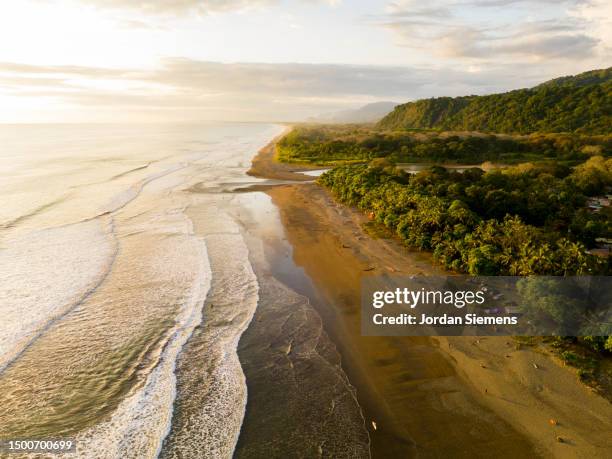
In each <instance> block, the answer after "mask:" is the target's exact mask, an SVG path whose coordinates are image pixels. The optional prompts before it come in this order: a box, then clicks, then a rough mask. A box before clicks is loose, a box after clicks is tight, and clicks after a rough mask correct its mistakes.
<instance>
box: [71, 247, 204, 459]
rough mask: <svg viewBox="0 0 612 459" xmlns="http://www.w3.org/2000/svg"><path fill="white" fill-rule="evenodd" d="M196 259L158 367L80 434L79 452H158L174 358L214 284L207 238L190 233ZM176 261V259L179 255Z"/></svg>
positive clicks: (172, 391) (172, 392) (167, 419)
mask: <svg viewBox="0 0 612 459" xmlns="http://www.w3.org/2000/svg"><path fill="white" fill-rule="evenodd" d="M191 239H192V242H191V243H192V245H193V254H194V257H195V258H194V259H195V260H197V267H196V269H195V271H194V281H193V285H192V289H191V291H190V292H189V294H188V295H187V297H186V300H185V301H184V303H183V304H182V305H181V309H180V312H179V314H178V316H177V318H176V324H175V326H174V327H173V329H172V330H170V334H169V339H168V341H167V343H166V345H165V346H164V347H163V350H162V354H161V356H160V358H159V360H158V362H157V365H156V366H155V368H154V369H153V370H152V371H151V372H150V373H149V374H148V376H147V377H146V381H145V382H144V384H143V385H142V386H140V387H138V388H137V389H136V390H135V391H134V392H133V393H131V394H130V395H129V396H128V397H126V398H125V399H124V400H123V401H122V402H121V403H120V405H119V406H118V408H117V409H116V410H115V412H114V413H113V414H112V416H111V418H110V419H109V420H107V421H105V422H102V423H100V424H98V425H96V426H95V427H93V428H91V429H89V430H87V431H85V432H83V433H82V434H80V435H79V436H78V450H77V455H78V456H79V457H95V458H99V459H104V458H109V459H110V458H122V459H123V458H126V459H127V458H149V457H156V456H157V455H158V454H159V451H160V448H161V445H162V442H163V439H164V437H165V436H166V435H167V433H168V431H169V428H170V424H171V419H172V405H173V402H174V398H175V396H176V375H175V372H174V371H175V365H176V359H177V356H178V354H179V352H180V351H181V348H182V347H183V345H184V344H185V342H186V341H187V340H188V339H189V336H191V334H192V332H193V330H194V328H195V327H196V326H197V325H198V324H199V323H200V322H201V319H202V314H201V311H202V305H203V302H204V299H205V297H206V294H207V292H208V289H209V288H210V280H211V273H210V265H209V262H208V256H207V250H206V246H205V244H204V242H202V241H199V240H197V238H195V237H194V236H191ZM177 261H178V260H177Z"/></svg>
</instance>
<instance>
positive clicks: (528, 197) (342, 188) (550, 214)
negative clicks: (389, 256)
mask: <svg viewBox="0 0 612 459" xmlns="http://www.w3.org/2000/svg"><path fill="white" fill-rule="evenodd" d="M319 182H320V183H321V184H323V185H324V186H326V187H328V188H329V189H330V190H331V191H332V193H333V194H334V196H336V197H337V199H339V200H340V201H342V202H343V203H346V204H349V205H352V206H357V207H358V208H360V209H362V210H363V211H365V212H367V213H369V214H370V216H371V218H372V219H373V220H375V221H376V222H378V223H381V224H383V225H385V226H386V227H387V228H389V229H390V230H392V231H393V232H394V233H395V234H397V236H398V237H399V238H400V239H401V240H402V241H403V242H404V243H405V244H406V245H408V246H411V247H416V248H419V249H424V250H431V251H433V254H434V256H435V258H436V259H437V260H438V261H439V262H440V263H441V264H442V265H443V266H444V267H446V268H448V269H451V270H455V271H460V272H466V273H469V274H473V275H521V276H522V275H530V274H549V275H567V274H595V273H600V274H602V273H604V274H608V273H609V271H610V266H609V261H608V259H603V258H599V257H595V256H592V255H590V254H589V253H588V252H587V250H588V248H589V247H591V246H593V245H594V243H595V239H596V238H597V237H610V235H611V234H612V227H611V219H610V215H608V214H607V213H606V212H603V213H593V212H589V211H588V210H587V206H586V203H587V197H588V196H591V195H594V194H596V193H598V192H601V190H603V189H605V188H606V187H609V186H612V159H605V158H603V157H601V156H595V157H592V158H590V159H589V160H588V161H586V162H585V163H584V164H582V165H580V166H578V167H576V168H575V169H570V168H568V167H565V166H561V165H559V164H554V163H551V164H531V163H524V164H520V165H517V166H514V167H509V168H506V169H501V170H492V171H489V172H483V171H482V170H480V169H470V170H467V171H465V172H464V173H460V172H454V171H449V170H447V169H445V168H442V167H437V166H434V167H432V168H430V169H429V170H426V171H423V172H421V173H419V174H416V175H409V174H406V173H404V172H403V171H402V170H400V169H398V168H396V167H394V166H393V165H392V164H391V163H389V162H388V161H386V160H381V159H377V160H374V161H372V162H371V163H370V164H369V165H348V166H341V167H337V168H334V169H332V170H330V171H329V172H327V173H325V174H323V175H322V176H321V177H320V179H319Z"/></svg>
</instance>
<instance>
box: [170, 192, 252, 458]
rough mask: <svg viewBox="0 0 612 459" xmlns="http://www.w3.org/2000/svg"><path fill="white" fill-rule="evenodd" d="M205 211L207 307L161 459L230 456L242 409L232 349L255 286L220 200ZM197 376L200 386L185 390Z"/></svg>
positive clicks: (241, 383)
mask: <svg viewBox="0 0 612 459" xmlns="http://www.w3.org/2000/svg"><path fill="white" fill-rule="evenodd" d="M215 199H216V198H214V197H211V201H213V200H215ZM205 207H206V208H205V210H204V211H203V212H202V213H199V214H198V215H197V216H196V218H197V219H198V221H199V222H200V225H198V226H199V228H198V230H199V232H201V233H203V234H207V236H206V237H205V240H206V244H207V247H208V253H209V256H210V262H211V269H212V275H213V282H212V288H211V292H210V294H209V297H208V303H209V304H210V306H209V307H208V308H207V309H206V316H205V326H204V327H203V328H202V330H201V331H200V333H199V335H198V338H197V343H195V344H194V343H192V347H191V348H190V347H187V348H186V349H185V351H184V352H185V354H184V355H183V356H182V358H183V359H185V361H186V362H185V363H184V364H182V366H181V377H182V380H183V381H184V383H183V384H182V385H181V390H182V393H181V394H179V399H177V402H178V405H177V407H178V409H179V410H180V411H181V424H180V426H179V427H178V428H177V429H176V430H174V431H172V432H171V434H170V436H169V437H168V440H169V442H168V445H166V446H165V447H164V451H163V454H162V457H164V458H214V459H218V458H230V457H232V454H233V452H234V449H235V447H236V444H237V442H238V436H239V434H240V428H241V426H242V421H243V419H244V414H245V410H246V402H247V387H246V380H245V376H244V373H243V371H242V366H241V365H240V361H239V359H238V354H237V349H238V342H239V340H240V337H241V336H242V333H243V332H244V331H245V330H246V329H247V327H248V326H249V323H250V322H251V320H252V318H253V315H254V314H255V310H256V308H257V303H258V299H259V295H258V292H259V284H258V282H257V277H256V275H255V273H254V272H253V269H252V267H251V264H250V262H249V252H248V248H247V246H246V243H245V241H244V239H243V236H242V234H241V233H240V231H239V227H238V225H237V224H236V223H235V222H234V221H233V220H232V219H231V218H230V217H229V216H228V215H227V214H226V213H225V212H224V211H223V210H222V209H223V208H224V203H223V201H221V202H216V203H213V202H208V203H207V204H206V206H205ZM190 215H191V214H190ZM213 216H214V218H212V217H213ZM200 377H204V378H205V380H206V384H205V385H201V384H195V385H190V382H191V381H197V380H199V379H200Z"/></svg>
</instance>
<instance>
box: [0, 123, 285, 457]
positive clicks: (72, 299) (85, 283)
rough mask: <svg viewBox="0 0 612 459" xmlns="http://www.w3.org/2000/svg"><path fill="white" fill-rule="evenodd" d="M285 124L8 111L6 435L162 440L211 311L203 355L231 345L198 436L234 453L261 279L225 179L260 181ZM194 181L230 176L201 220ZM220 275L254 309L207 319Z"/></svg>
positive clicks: (0, 310) (139, 443)
mask: <svg viewBox="0 0 612 459" xmlns="http://www.w3.org/2000/svg"><path fill="white" fill-rule="evenodd" d="M281 129H282V128H281V127H280V126H275V125H255V124H221V123H219V124H206V125H197V126H196V125H180V126H113V125H82V126H81V125H54V126H49V125H47V126H1V127H0V145H2V149H1V151H0V196H2V203H3V205H2V206H0V316H1V317H2V321H1V322H0V371H1V372H0V438H28V437H53V438H57V437H64V436H74V437H76V438H77V439H78V452H79V456H82V457H154V456H156V455H157V454H158V453H159V452H160V451H161V447H162V442H163V439H164V438H165V436H166V435H167V433H168V432H169V431H170V429H171V426H172V418H173V403H174V400H175V397H176V395H177V388H176V372H175V367H176V362H177V359H178V356H179V355H180V353H181V350H182V348H183V346H184V344H185V343H186V342H187V340H188V339H189V338H190V336H191V335H192V332H193V330H194V329H195V327H197V326H198V325H200V324H201V323H205V326H206V327H207V329H208V330H210V331H211V335H210V336H209V337H208V338H207V342H206V346H205V347H204V348H203V349H202V353H203V355H201V356H199V357H200V360H199V361H197V362H191V365H202V358H203V359H205V358H207V357H209V356H211V355H217V354H218V355H223V356H225V360H223V359H221V360H217V361H212V362H209V370H210V378H209V379H208V380H207V381H204V382H202V383H201V385H209V387H210V391H211V392H212V394H213V396H212V397H211V400H209V402H210V403H212V404H209V406H208V407H207V408H206V409H208V410H209V411H210V413H212V416H211V417H210V418H205V419H202V424H200V425H198V426H196V429H197V430H198V435H195V434H194V435H191V433H190V434H189V436H190V438H192V439H193V441H194V442H196V443H198V447H199V448H203V447H204V448H207V447H210V448H213V447H217V446H218V445H224V446H223V448H224V449H223V448H222V449H220V450H219V454H218V455H217V457H223V456H229V455H231V452H232V450H233V446H234V444H235V442H236V440H237V436H238V432H239V428H240V424H241V422H242V416H243V413H244V404H245V403H246V402H245V400H246V390H245V385H244V377H243V375H242V371H241V368H240V365H239V362H238V358H237V355H236V352H235V350H236V346H237V342H238V339H239V337H240V335H241V333H242V332H243V331H244V329H245V327H246V325H247V324H248V322H249V320H250V317H252V314H253V312H254V308H255V307H256V304H257V281H256V278H255V276H254V274H253V272H252V269H251V266H250V263H249V260H248V252H247V248H246V245H245V244H244V242H243V240H242V236H241V234H240V231H239V228H238V225H237V224H236V222H235V221H234V220H233V218H232V217H231V216H229V214H228V213H227V212H226V209H224V207H223V205H222V201H223V196H224V193H222V191H223V188H224V186H223V184H224V183H240V182H245V183H246V182H252V181H253V179H252V178H250V177H247V176H245V174H244V173H245V171H246V169H247V168H248V166H249V164H250V159H251V157H252V156H253V154H254V153H255V152H256V151H257V150H258V149H259V148H261V147H262V146H263V145H264V144H265V143H266V142H267V141H269V139H270V138H272V137H274V136H275V135H277V134H278V133H279V132H280V131H281ZM195 183H199V184H201V186H203V187H204V188H205V189H210V190H214V191H215V192H216V194H215V195H211V196H212V197H211V198H210V202H209V203H208V205H207V206H205V208H206V209H207V211H208V215H207V216H206V217H205V218H203V220H206V222H207V228H206V230H205V231H204V232H200V233H198V234H196V232H194V224H193V221H192V220H191V218H190V217H189V215H188V212H187V211H186V209H187V208H188V207H189V206H190V205H191V204H193V202H192V199H193V197H192V195H191V194H190V193H188V192H187V191H186V190H188V189H189V188H190V187H191V186H193V185H194V184H195ZM198 230H201V228H198ZM204 233H205V234H204ZM234 279H240V282H238V283H232V282H233V280H234ZM226 281H227V284H224V282H226ZM211 282H214V285H215V289H216V290H215V294H216V295H221V296H222V297H223V299H224V301H226V302H227V303H228V304H230V305H231V307H232V308H233V310H234V311H235V313H236V314H238V315H241V316H242V320H241V321H234V322H232V323H230V324H226V325H225V326H223V327H216V326H215V321H216V320H217V318H215V317H212V316H211V317H206V318H204V322H203V318H202V307H203V304H204V301H205V298H206V296H207V294H208V292H209V288H210V285H211ZM220 286H221V287H220ZM219 288H221V289H225V290H223V291H222V292H221V293H219V292H218V291H217V290H218V289H219ZM226 313H228V314H230V313H229V312H227V311H226ZM218 320H220V321H222V320H223V318H219V319H218ZM217 381H221V383H219V384H217V383H216V382H217ZM228 400H233V402H232V403H230V404H228V403H227V401H228ZM220 406H222V407H223V410H221V409H220V408H219V407H220ZM219 416H224V417H226V419H228V422H227V423H226V424H221V425H219V424H218V423H219ZM229 419H231V420H232V421H231V422H230V421H229ZM192 427H193V426H192ZM211 429H212V430H215V429H217V430H222V432H221V433H219V434H218V435H217V437H215V438H216V439H214V440H212V442H215V441H216V442H217V443H218V444H216V445H212V443H211V440H209V439H208V434H209V433H210V431H211ZM221 437H224V438H221ZM207 442H208V443H207ZM211 451H213V450H212V449H211Z"/></svg>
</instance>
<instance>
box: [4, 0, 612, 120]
mask: <svg viewBox="0 0 612 459" xmlns="http://www.w3.org/2000/svg"><path fill="white" fill-rule="evenodd" d="M26 1H27V2H30V3H31V6H30V7H29V8H30V9H28V8H25V7H23V8H22V9H21V10H18V9H17V8H13V9H11V7H7V6H0V15H3V16H4V18H5V22H4V27H2V18H1V17H0V29H4V30H5V31H6V27H7V26H11V21H12V22H14V23H15V25H16V28H14V29H13V30H12V31H11V32H10V33H11V34H12V35H10V36H9V35H6V36H3V35H2V30H0V39H1V40H2V41H3V42H5V43H8V42H9V41H8V40H9V39H11V38H14V37H13V36H14V35H15V34H17V35H19V34H21V36H20V37H18V38H14V39H13V43H14V46H13V45H12V46H11V47H7V48H5V49H4V50H0V122H1V121H5V122H6V121H24V120H32V121H56V120H57V121H61V120H69V121H77V120H86V121H108V120H113V121H128V120H133V121H139V120H144V121H161V120H189V121H197V120H202V119H205V120H209V119H221V120H300V119H305V118H308V117H310V116H315V115H318V114H321V113H326V112H330V111H334V110H339V109H346V108H350V107H355V108H356V107H358V106H360V105H363V104H366V103H369V102H375V101H379V100H392V101H396V102H405V101H408V100H415V99H418V98H423V97H432V96H441V95H449V96H456V95H465V94H487V93H493V92H500V91H505V90H510V89H516V88H521V87H529V86H532V85H535V84H537V83H540V82H542V81H544V80H546V79H549V78H552V77H556V76H561V75H566V74H574V73H578V72H580V71H585V70H590V69H593V68H605V67H608V66H610V65H611V63H612V59H611V56H612V52H611V47H610V45H611V39H612V37H611V32H610V31H611V30H612V24H610V18H611V17H612V2H609V1H605V0H449V1H442V0H429V1H428V2H423V1H421V0H418V1H417V0H395V1H393V2H369V1H365V0H353V1H351V2H349V1H346V0H345V1H341V0H225V1H223V0H138V1H135V0H37V1H36V2H34V3H32V1H33V0H24V2H26ZM22 5H23V4H22ZM40 5H47V6H48V7H49V8H51V6H53V9H48V10H46V11H47V13H48V14H55V16H54V17H53V18H49V19H47V18H46V17H45V13H44V12H43V10H42V9H41V10H40V12H39V11H38V10H37V9H36V7H37V6H40ZM55 7H57V8H55ZM32 8H35V9H32ZM31 12H36V13H39V14H38V15H37V14H31ZM18 13H19V14H18ZM11 14H13V15H14V19H12V18H11ZM29 17H31V18H32V21H33V22H32V25H31V27H32V30H28V29H27V27H26V26H27V25H28V24H27V23H26V22H27V21H28V18H29ZM36 21H38V22H36ZM62 21H63V22H62ZM87 21H89V22H87ZM262 25H263V27H262ZM45 28H46V29H45ZM45 31H47V32H45ZM34 32H36V33H34ZM6 33H7V34H8V33H9V32H6ZM45 33H47V36H46V38H48V41H49V43H47V42H46V41H45ZM19 46H23V50H24V51H23V53H16V52H14V51H15V47H17V49H18V47H19ZM11 53H12V54H11ZM224 53H225V54H224ZM209 55H212V56H214V58H213V59H210V58H206V57H202V56H209ZM242 55H244V56H245V57H246V58H247V59H245V62H242V60H241V59H238V60H237V58H236V57H235V56H242ZM5 56H8V57H5ZM22 56H26V57H24V58H22ZM143 56H148V57H150V58H151V59H152V63H148V64H146V65H143V64H140V63H139V60H141V58H142V57H143ZM176 56H185V57H176ZM259 56H266V57H265V58H263V59H261V60H262V61H263V62H266V61H267V60H268V59H270V56H271V57H272V59H273V60H274V62H275V63H258V62H257V61H256V60H258V59H260V57H259ZM308 56H315V57H318V56H321V60H323V61H328V62H329V61H331V62H343V61H345V63H343V64H341V63H337V64H336V63H322V62H318V63H312V64H309V63H283V62H292V61H293V62H312V61H311V60H310V58H309V57H308ZM217 57H219V58H220V59H217ZM119 58H120V59H119ZM217 60H224V61H225V63H221V62H218V61H217ZM254 60H255V61H254ZM247 61H248V62H247ZM346 61H351V62H355V63H350V64H348V63H346ZM268 62H270V61H268ZM381 62H383V64H381ZM388 62H391V63H392V64H391V65H389V64H388Z"/></svg>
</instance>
